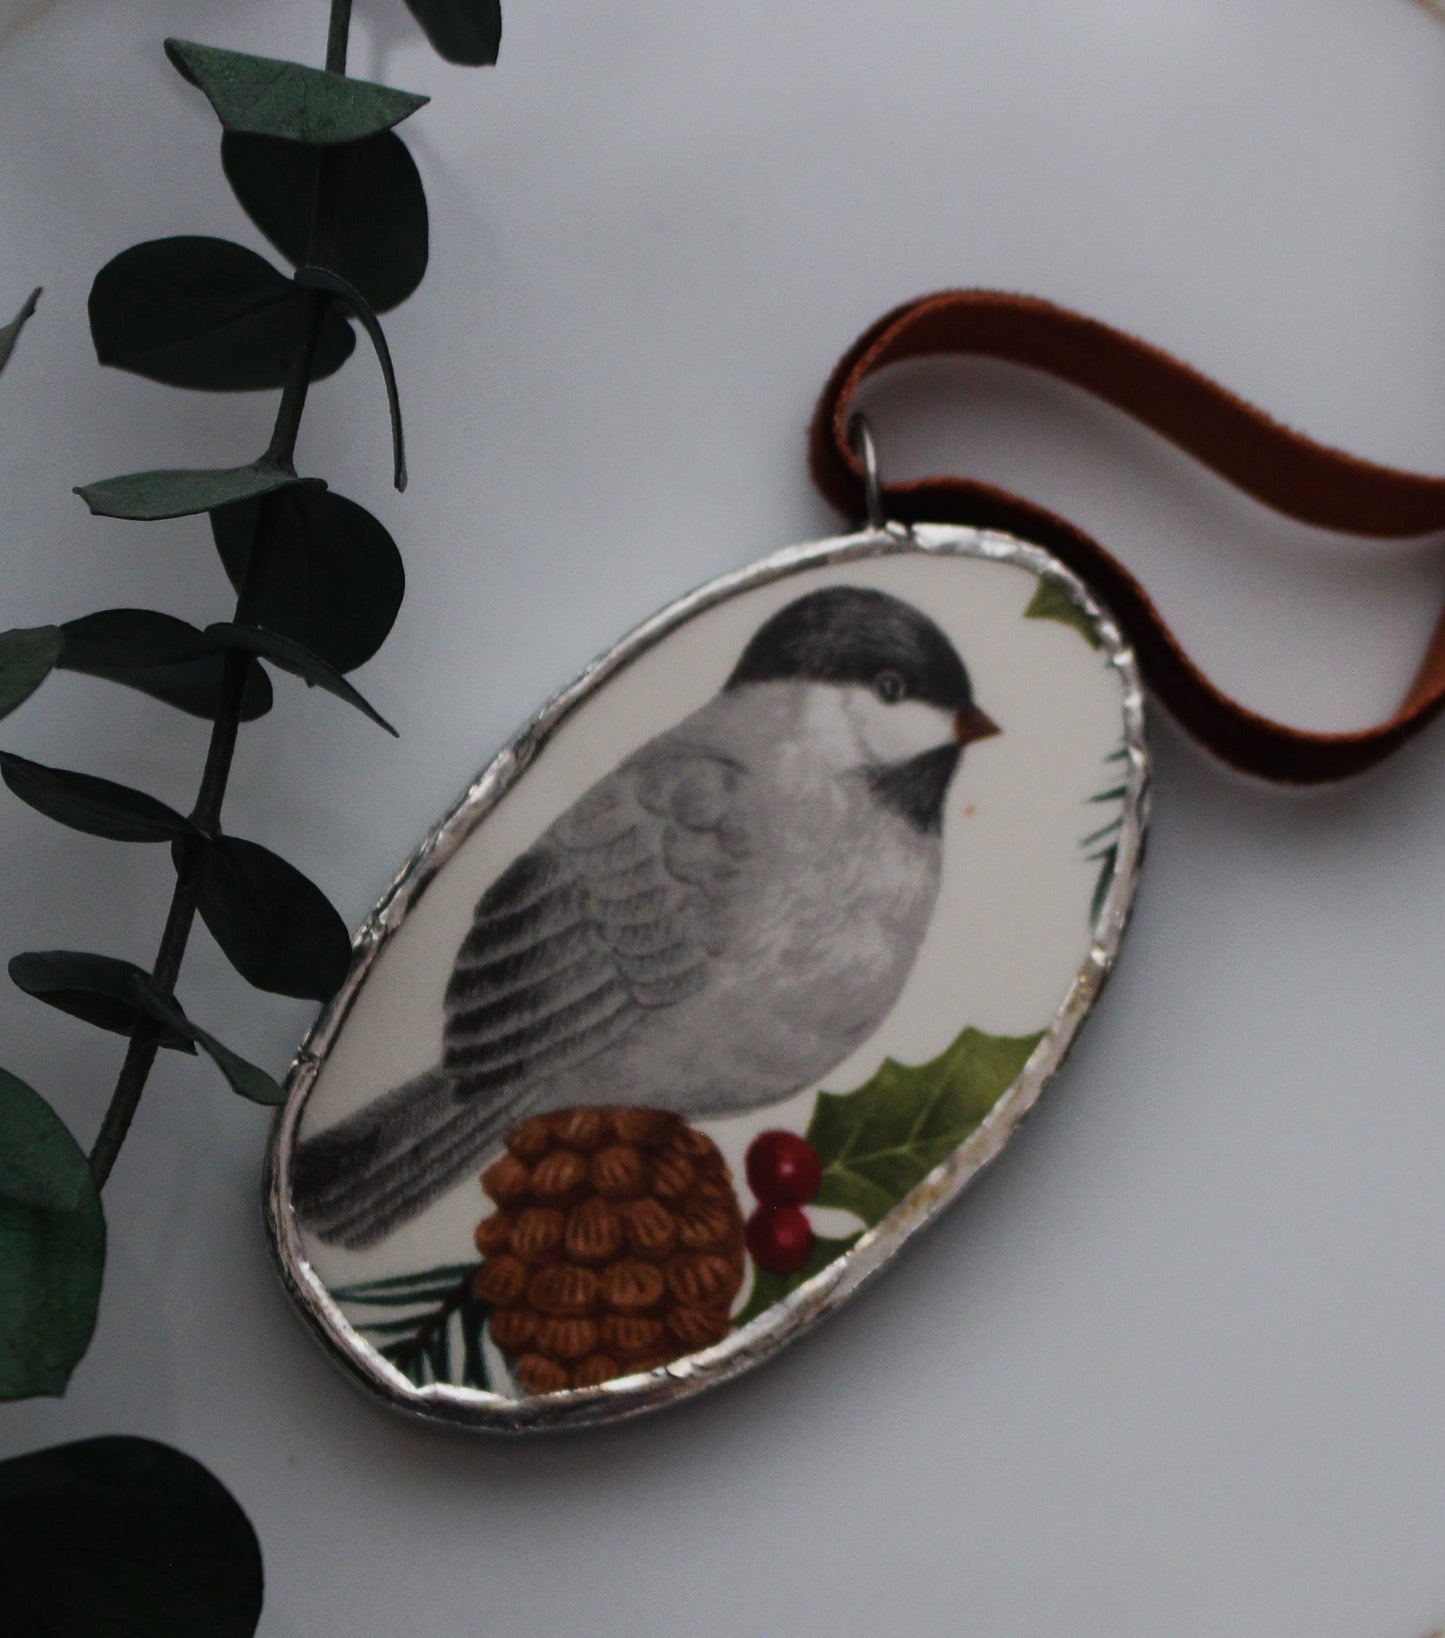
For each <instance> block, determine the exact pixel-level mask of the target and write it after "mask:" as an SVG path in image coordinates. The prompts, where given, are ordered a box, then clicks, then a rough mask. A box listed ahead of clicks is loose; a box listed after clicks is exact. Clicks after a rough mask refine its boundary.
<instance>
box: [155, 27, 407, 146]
mask: <svg viewBox="0 0 1445 1638" xmlns="http://www.w3.org/2000/svg"><path fill="white" fill-rule="evenodd" d="M166 56H168V57H169V58H170V60H171V62H172V64H173V65H174V66H175V68H176V69H177V71H178V72H179V73H180V74H181V76H182V77H183V78H185V79H187V80H189V81H190V82H191V84H192V85H195V86H199V87H200V89H201V90H202V91H204V92H205V94H206V96H207V98H208V99H209V100H210V104H211V106H212V108H214V109H215V110H216V117H217V118H218V119H219V120H220V122H221V124H222V125H224V126H225V128H226V129H227V130H228V131H242V132H246V133H248V134H249V135H251V136H269V137H285V138H286V139H287V140H288V141H291V142H314V143H317V144H320V145H321V146H329V145H330V144H332V143H335V142H355V141H356V140H357V139H358V138H360V137H367V136H372V135H374V134H375V133H376V132H377V131H386V130H389V129H390V128H391V127H392V126H393V125H396V124H398V123H399V122H400V121H402V120H404V119H405V118H406V117H407V115H408V114H414V113H415V112H416V111H417V109H418V108H421V107H422V106H423V105H424V104H426V103H427V102H429V101H430V100H431V99H430V98H429V97H420V96H417V95H416V94H415V93H414V92H411V91H398V90H396V89H395V88H394V87H392V86H389V85H376V84H373V83H372V81H370V80H355V79H350V78H348V76H347V75H345V74H330V73H327V71H326V70H325V69H322V68H306V67H304V66H303V65H302V64H301V63H289V62H286V61H285V60H284V59H282V58H279V57H253V56H251V55H250V54H249V53H248V52H244V51H222V50H221V49H220V48H219V47H218V46H208V45H198V44H197V43H196V42H195V41H194V40H167V41H166Z"/></svg>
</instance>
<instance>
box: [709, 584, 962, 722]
mask: <svg viewBox="0 0 1445 1638" xmlns="http://www.w3.org/2000/svg"><path fill="white" fill-rule="evenodd" d="M883 671H894V672H897V674H898V676H899V678H900V679H901V680H902V682H903V687H904V693H903V696H902V697H904V698H907V699H913V700H922V701H924V702H925V703H926V704H929V705H937V706H941V707H942V708H943V709H944V710H947V711H956V710H958V709H959V708H960V707H961V706H964V705H967V704H969V703H970V702H971V700H972V699H973V691H972V688H971V687H970V684H969V680H968V672H967V671H966V670H965V669H964V665H963V661H962V660H960V659H959V657H958V654H957V652H956V651H955V649H954V647H953V644H952V643H950V642H949V640H948V638H947V637H945V636H944V635H943V633H942V632H941V631H940V630H939V629H938V627H937V626H936V625H934V623H933V621H932V620H930V619H929V618H928V617H927V615H924V614H920V613H919V612H918V610H917V609H915V608H913V607H912V605H911V604H908V603H905V602H903V601H902V600H901V599H900V598H897V597H890V596H889V595H888V594H887V593H886V592H880V591H872V590H866V589H864V588H863V587H861V586H829V587H828V588H827V589H826V590H824V591H815V592H809V593H808V595H807V596H806V597H800V598H798V600H797V601H796V602H794V603H789V604H788V605H787V607H786V608H782V609H779V610H778V612H777V613H776V614H775V615H773V616H772V618H771V619H770V620H767V621H765V622H764V623H763V624H762V625H761V626H760V627H759V628H758V630H757V632H756V633H755V635H754V636H753V639H752V641H751V642H750V643H749V644H748V646H747V647H746V648H745V649H744V650H743V654H742V658H741V659H740V660H739V661H738V663H737V665H736V666H734V668H733V673H732V675H731V676H730V677H729V678H728V680H727V687H729V688H736V687H738V686H739V684H741V683H755V682H826V683H856V684H858V685H860V686H862V687H864V688H867V687H871V686H872V685H873V683H874V681H875V679H876V678H877V676H878V674H879V673H880V672H883Z"/></svg>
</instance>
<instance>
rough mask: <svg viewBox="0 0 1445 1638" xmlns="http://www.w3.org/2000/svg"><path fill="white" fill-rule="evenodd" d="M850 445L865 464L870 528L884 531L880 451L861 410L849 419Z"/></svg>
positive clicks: (865, 492) (885, 526)
mask: <svg viewBox="0 0 1445 1638" xmlns="http://www.w3.org/2000/svg"><path fill="white" fill-rule="evenodd" d="M848 444H849V447H850V448H851V449H852V451H853V453H854V454H855V455H856V456H857V457H858V459H859V460H860V461H861V462H862V463H863V501H864V505H865V507H866V508H867V516H868V527H869V528H870V529H877V530H880V531H881V530H884V529H886V528H887V527H888V514H887V513H886V512H885V511H884V510H883V484H882V482H881V481H880V479H879V477H878V451H877V449H876V448H875V447H874V443H873V428H872V427H871V426H870V425H869V424H868V417H867V416H866V415H864V414H863V412H862V411H861V410H855V411H854V412H853V414H852V415H851V416H849V418H848Z"/></svg>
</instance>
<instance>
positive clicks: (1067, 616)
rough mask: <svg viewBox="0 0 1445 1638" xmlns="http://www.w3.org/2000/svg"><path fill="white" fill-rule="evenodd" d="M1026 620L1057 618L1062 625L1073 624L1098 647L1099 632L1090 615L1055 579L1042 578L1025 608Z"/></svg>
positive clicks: (1089, 643)
mask: <svg viewBox="0 0 1445 1638" xmlns="http://www.w3.org/2000/svg"><path fill="white" fill-rule="evenodd" d="M1024 619H1025V620H1057V621H1058V622H1059V624H1060V625H1061V626H1071V627H1072V628H1073V629H1074V630H1075V631H1077V632H1078V634H1079V635H1080V636H1081V637H1082V638H1083V639H1084V641H1085V642H1086V643H1087V644H1088V645H1089V647H1090V648H1098V646H1099V641H1100V639H1099V634H1098V632H1097V631H1095V630H1094V628H1093V626H1092V625H1091V624H1090V621H1089V617H1088V615H1087V614H1085V613H1084V611H1083V610H1082V609H1081V608H1080V607H1079V605H1078V604H1077V603H1076V602H1075V601H1074V600H1073V598H1072V597H1070V596H1069V594H1068V593H1067V592H1066V591H1065V590H1064V588H1063V587H1062V586H1060V585H1058V584H1057V583H1056V582H1055V581H1053V580H1040V581H1039V584H1038V589H1037V590H1036V591H1035V592H1034V595H1033V596H1032V597H1031V598H1030V599H1029V606H1028V607H1027V608H1026V609H1025V610H1024Z"/></svg>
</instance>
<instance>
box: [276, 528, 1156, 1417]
mask: <svg viewBox="0 0 1445 1638" xmlns="http://www.w3.org/2000/svg"><path fill="white" fill-rule="evenodd" d="M1146 780H1147V768H1146V760H1145V753H1144V747H1143V738H1142V705H1141V697H1140V690H1139V682H1138V677H1137V674H1136V672H1135V668H1134V664H1133V660H1132V657H1131V655H1130V654H1129V652H1128V650H1127V649H1126V648H1125V646H1124V645H1123V643H1122V641H1121V639H1120V636H1119V633H1118V631H1117V629H1116V628H1115V626H1114V625H1113V623H1112V621H1111V620H1110V619H1109V618H1108V616H1107V615H1106V614H1105V612H1104V611H1103V610H1101V609H1100V608H1099V607H1098V605H1097V604H1096V603H1095V602H1093V601H1092V599H1091V598H1090V597H1089V596H1088V594H1087V593H1086V592H1085V590H1084V589H1083V588H1082V586H1081V585H1080V584H1079V582H1078V581H1077V580H1076V579H1075V578H1074V577H1073V576H1072V575H1071V574H1069V573H1068V571H1066V570H1064V569H1063V568H1061V567H1060V566H1059V565H1058V564H1057V563H1056V562H1055V561H1054V560H1053V559H1052V558H1050V557H1049V556H1048V555H1047V554H1046V553H1044V552H1042V551H1040V550H1039V549H1037V548H1035V547H1031V546H1028V545H1025V544H1023V543H1021V542H1018V541H1016V540H1012V539H1010V538H1007V537H1004V536H1000V535H993V534H984V533H980V532H977V531H973V530H961V529H955V528H945V527H942V526H925V527H920V528H918V529H915V530H913V531H912V532H911V533H909V534H908V535H906V536H904V535H894V534H889V533H882V534H879V533H872V534H866V535H858V536H851V537H848V538H845V539H841V540H832V541H824V542H822V543H820V544H818V545H814V546H808V547H801V548H796V549H793V550H790V551H787V552H783V553H779V554H777V555H776V556H774V557H772V558H769V559H767V560H765V561H764V562H762V563H760V564H757V565H754V566H753V567H752V568H749V569H746V570H743V571H741V572H739V573H737V574H734V575H731V576H729V577H727V578H726V579H724V580H722V581H719V582H716V583H714V584H713V585H711V586H708V587H704V588H703V589H702V590H701V591H699V592H696V593H694V594H692V595H691V596H689V597H687V598H685V599H683V600H682V601H681V602H679V603H677V604H675V605H673V606H672V607H671V608H669V609H667V610H664V611H663V612H662V613H661V614H659V615H657V616H656V617H655V618H654V619H652V620H651V621H649V622H648V623H647V624H646V625H645V626H643V627H641V628H640V629H639V630H638V631H636V632H634V633H633V634H632V635H631V636H630V637H628V638H627V639H625V640H624V641H623V642H622V643H621V644H619V645H618V647H617V648H615V649H614V650H612V651H611V652H610V653H609V654H607V655H606V656H604V657H603V658H602V659H601V660H599V661H598V662H597V663H596V664H595V665H593V666H592V667H590V668H589V670H588V671H587V672H585V673H584V674H583V676H582V677H580V678H579V679H578V681H577V682H576V683H574V684H573V685H572V686H571V687H570V688H568V689H567V690H566V691H565V692H564V693H563V694H561V695H559V696H558V698H557V699H556V700H554V701H553V702H552V703H551V704H550V705H549V706H547V707H546V708H545V709H544V710H543V711H542V712H541V713H540V714H539V715H538V717H537V718H535V719H534V721H533V722H532V723H531V724H529V725H528V727H527V728H526V729H525V730H524V731H523V732H522V733H521V734H520V735H519V736H518V738H517V739H516V740H515V741H513V743H512V744H511V745H510V746H509V747H508V748H507V749H506V750H504V751H503V752H502V753H501V754H500V755H499V756H498V757H497V758H496V759H495V760H494V761H493V762H492V763H491V764H490V766H489V767H488V768H487V769H486V770H485V771H484V772H483V773H482V774H481V776H480V777H479V778H478V779H477V781H476V782H475V784H473V785H472V787H471V788H470V789H469V790H468V791H467V793H466V795H465V796H464V797H463V799H462V800H461V802H460V803H459V804H458V805H457V807H456V808H455V809H454V810H453V811H452V813H451V814H450V815H448V817H447V818H446V819H445V820H444V821H443V823H442V824H441V825H440V826H439V827H438V828H437V830H436V831H435V832H433V834H432V835H431V836H429V837H428V838H427V840H426V841H425V842H424V844H423V845H422V847H421V848H420V849H419V850H418V851H417V853H416V854H415V855H414V857H413V858H412V860H411V861H410V863H409V864H408V865H407V867H406V868H405V870H404V871H403V872H402V874H401V876H400V877H399V878H398V880H397V883H396V885H395V886H394V887H393V889H392V890H391V892H390V893H389V894H388V896H387V898H386V899H385V900H384V901H383V902H382V904H381V905H380V906H379V907H378V909H377V910H376V911H375V913H374V914H373V915H372V917H371V918H370V920H369V921H368V922H367V924H366V926H365V928H364V929H363V931H362V934H361V936H360V938H359V940H358V949H357V959H356V962H355V965H354V967H353V971H352V975H351V978H350V980H349V981H348V983H347V985H346V987H345V988H344V989H343V991H342V993H341V994H340V995H339V996H338V997H337V999H336V1000H335V1001H334V1002H333V1003H332V1005H331V1006H330V1008H329V1009H328V1010H327V1012H326V1013H325V1014H324V1015H323V1016H322V1018H321V1019H320V1021H319V1022H318V1024H317V1026H316V1028H315V1029H314V1030H313V1032H312V1034H311V1037H310V1038H309V1040H308V1041H307V1043H306V1045H305V1047H304V1048H303V1050H302V1052H301V1053H300V1055H299V1056H298V1059H297V1061H296V1064H295V1066H294V1067H293V1070H292V1074H291V1078H290V1083H289V1087H288V1097H287V1102H286V1106H285V1108H284V1110H283V1112H282V1114H281V1117H280V1119H279V1121H278V1126H277V1131H276V1136H275V1141H274V1144H273V1149H272V1154H271V1164H270V1177H269V1186H268V1208H269V1216H270V1229H271V1235H272V1241H273V1245H274V1248H275V1251H276V1255H277V1258H278V1260H279V1263H280V1266H281V1268H282V1271H283V1273H284V1275H285V1278H286V1281H287V1283H288V1285H289V1287H290V1289H291V1290H292V1292H293V1294H294V1295H295V1297H296V1299H297V1301H298V1303H299V1304H300V1306H301V1308H302V1311H303V1312H304V1314H305V1315H306V1317H307V1318H308V1320H309V1321H310V1323H311V1324H312V1326H313V1327H314V1328H315V1329H316V1330H317V1332H318V1333H319V1334H320V1336H321V1337H322V1339H323V1340H324V1341H325V1342H326V1344H327V1345H328V1346H329V1347H330V1349H331V1350H332V1352H333V1353H334V1354H335V1355H336V1357H337V1358H338V1359H340V1360H341V1361H342V1362H343V1363H344V1364H345V1365H346V1366H347V1367H348V1368H349V1370H350V1371H351V1372H352V1373H353V1374H354V1375H355V1376H357V1377H358V1378H359V1379H360V1380H361V1381H363V1382H364V1383H366V1384H367V1385H368V1386H369V1387H370V1388H372V1389H373V1390H375V1391H376V1392H377V1393H379V1394H381V1395H382V1396H383V1397H384V1398H385V1399H386V1400H387V1401H388V1402H389V1403H391V1404H393V1405H395V1406H398V1407H402V1408H406V1409H410V1410H413V1411H416V1412H419V1413H421V1414H422V1415H425V1416H429V1417H433V1418H437V1419H442V1420H446V1421H450V1422H454V1423H457V1424H460V1425H465V1426H471V1427H476V1428H483V1429H495V1430H500V1431H519V1430H524V1429H528V1428H536V1427H547V1426H558V1425H566V1424H576V1423H586V1422H596V1421H602V1420H607V1419H610V1418H613V1417H617V1416H622V1415H627V1414H632V1413H635V1412H637V1411H640V1410H644V1409H647V1408H650V1407H654V1406H658V1405H661V1404H665V1403H667V1402H670V1401H672V1400H675V1399H677V1398H680V1397H683V1396H685V1395H687V1394H691V1393H695V1392H698V1391H700V1390H701V1389H703V1388H705V1387H709V1386H711V1385H713V1384H715V1383H718V1382H721V1381H725V1380H726V1379H728V1378H729V1377H732V1376H735V1375H737V1374H738V1373H739V1372H740V1371H743V1370H745V1369H747V1368H748V1367H749V1366H750V1365H753V1364H756V1363H758V1362H759V1361H760V1360H762V1359H764V1358H766V1357H767V1356H768V1355H769V1354H771V1353H772V1352H773V1351H774V1350H776V1349H777V1348H778V1347H780V1346H781V1345H782V1344H783V1343H784V1342H786V1341H787V1340H788V1339H789V1338H791V1337H792V1336H795V1335H796V1334H797V1333H798V1332H799V1331H800V1330H802V1329H804V1328H805V1327H806V1326H808V1325H810V1324H812V1323H813V1322H814V1321H816V1320H817V1319H819V1318H821V1317H822V1316H823V1315H824V1314H826V1313H828V1312H829V1311H831V1310H832V1309H833V1308H835V1307H837V1306H838V1304H839V1303H840V1302H842V1301H843V1300H844V1298H845V1297H847V1296H848V1295H849V1294H850V1293H851V1292H853V1291H854V1290H856V1289H857V1287H858V1286H859V1284H860V1283H861V1282H862V1281H863V1280H864V1279H865V1278H866V1277H867V1276H869V1275H870V1274H872V1273H873V1272H874V1271H875V1270H876V1269H878V1268H879V1267H880V1266H881V1265H882V1264H883V1263H884V1262H886V1261H887V1259H888V1258H889V1257H890V1256H892V1255H893V1254H894V1253H895V1252H896V1251H897V1250H898V1249H899V1248H900V1247H901V1245H902V1244H903V1242H904V1241H905V1240H906V1239H907V1237H908V1236H909V1235H910V1234H911V1233H913V1231H914V1230H915V1229H917V1228H919V1227H921V1226H922V1225H923V1224H924V1223H926V1222H928V1221H929V1220H930V1219H931V1218H933V1217H934V1216H936V1215H937V1213H938V1212H940V1211H941V1210H942V1209H943V1208H944V1206H946V1205H947V1204H948V1202H949V1201H950V1200H951V1199H952V1198H953V1197H954V1196H955V1195H956V1194H957V1193H958V1192H959V1190H960V1189H961V1188H962V1187H963V1186H964V1184H965V1183H967V1181H968V1180H969V1179H970V1178H971V1177H972V1176H973V1175H974V1174H975V1173H976V1172H977V1171H978V1169H979V1168H980V1167H981V1166H982V1165H983V1164H984V1163H985V1162H987V1161H988V1160H989V1159H991V1158H992V1157H993V1155H995V1154H996V1153H997V1152H998V1150H999V1149H1000V1148H1001V1147H1002V1145H1003V1144H1004V1142H1005V1141H1006V1140H1007V1139H1008V1137H1009V1136H1010V1134H1011V1133H1012V1131H1013V1130H1014V1128H1015V1127H1016V1126H1017V1124H1018V1122H1019V1119H1020V1117H1021V1116H1022V1115H1023V1114H1024V1113H1025V1112H1026V1111H1027V1110H1028V1109H1029V1107H1030V1106H1031V1105H1032V1104H1033V1102H1034V1101H1035V1099H1036V1098H1037V1097H1038V1095H1039V1092H1040V1091H1041V1089H1042V1087H1043V1086H1044V1084H1045V1082H1046V1081H1047V1080H1048V1078H1049V1077H1050V1075H1051V1074H1052V1073H1053V1071H1054V1070H1055V1069H1056V1068H1057V1067H1058V1065H1059V1063H1060V1061H1061V1060H1062V1058H1063V1056H1064V1053H1065V1052H1066V1051H1067V1049H1068V1046H1069V1044H1070V1042H1071V1041H1072V1039H1073V1037H1074V1034H1075V1032H1076V1031H1077V1029H1078V1027H1079V1025H1080V1023H1081V1022H1082V1020H1083V1018H1084V1016H1085V1015H1086V1013H1087V1012H1088V1009H1089V1007H1090V1006H1091V1004H1092V1002H1093V1000H1094V998H1095V996H1096V995H1097V993H1098V991H1099V989H1100V986H1101V985H1102V983H1103V980H1104V978H1105V977H1106V976H1107V973H1108V970H1109V968H1110V965H1111V963H1112V961H1113V959H1114V956H1115V952H1116V950H1117V947H1118V943H1119V939H1120V937H1121V936H1122V933H1123V929H1124V924H1125V921H1126V918H1127V913H1128V908H1129V903H1130V899H1131V896H1132V894H1133V890H1134V885H1135V879H1136V874H1137V869H1138V863H1139V857H1140V848H1141V844H1142V839H1143V824H1144V817H1145V802H1146ZM764 1134H771V1135H768V1136H766V1137H764ZM779 1134H782V1135H779ZM760 1138H761V1139H762V1141H759V1140H760Z"/></svg>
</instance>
